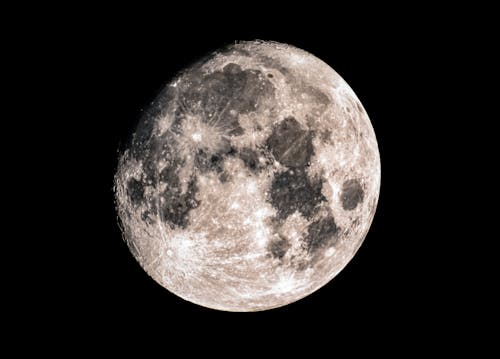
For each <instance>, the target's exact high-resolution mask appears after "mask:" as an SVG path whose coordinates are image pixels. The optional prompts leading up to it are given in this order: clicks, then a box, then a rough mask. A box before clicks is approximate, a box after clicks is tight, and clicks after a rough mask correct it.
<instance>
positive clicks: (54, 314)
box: [34, 9, 454, 350]
mask: <svg viewBox="0 0 500 359" xmlns="http://www.w3.org/2000/svg"><path fill="white" fill-rule="evenodd" d="M163 11H164V12H163V13H160V14H156V15H163V14H164V16H165V17H164V18H162V16H156V17H154V16H153V14H152V13H146V14H144V15H143V13H140V14H139V13H138V14H134V15H128V16H124V15H123V14H121V13H115V12H109V13H108V12H106V13H104V14H101V13H100V12H98V11H96V12H92V13H91V14H89V15H88V16H81V17H79V16H77V15H76V14H74V15H73V16H66V17H64V18H62V20H61V22H57V25H54V26H52V27H49V30H48V31H47V32H44V33H43V35H34V36H35V38H36V39H37V41H36V43H37V49H36V51H38V50H40V51H41V52H42V53H50V54H52V55H51V56H50V57H46V59H45V60H44V61H43V62H42V63H41V65H40V68H41V69H42V70H43V71H42V72H43V73H44V79H45V80H47V81H49V82H50V84H51V86H50V97H52V98H53V102H52V103H53V111H54V112H55V113H57V118H58V120H57V121H53V122H51V125H52V130H53V132H54V133H53V134H54V135H55V136H54V137H57V138H58V139H59V140H58V141H57V142H51V143H49V144H47V147H48V148H50V150H51V151H52V152H53V160H52V161H51V164H50V166H51V168H53V169H54V170H55V171H57V173H58V174H57V176H55V178H52V180H51V182H52V184H54V182H57V183H56V187H57V192H58V194H59V195H60V196H58V198H59V197H62V198H61V203H63V204H62V205H58V212H57V213H58V215H57V219H56V223H57V225H54V226H53V227H51V228H53V236H52V237H51V238H52V239H51V242H52V244H54V246H53V247H54V249H53V253H52V256H53V257H54V258H56V259H51V260H49V259H47V260H46V262H47V263H45V266H46V267H49V268H50V270H51V275H50V285H49V284H47V283H43V284H40V288H43V290H40V291H39V293H38V295H40V297H41V299H42V300H40V301H38V302H37V305H36V308H35V311H37V312H39V314H42V317H43V318H44V319H43V321H42V322H43V323H44V322H46V321H56V323H57V326H58V327H59V329H60V332H65V333H66V334H67V335H68V336H72V335H71V333H75V335H74V336H75V338H78V339H77V340H78V341H80V340H81V339H82V337H81V335H80V334H76V333H80V332H85V333H86V335H89V337H91V338H93V339H92V340H94V339H95V338H96V337H97V338H99V339H100V340H102V341H104V342H106V341H107V340H109V336H112V335H115V334H116V333H118V335H121V338H123V339H124V340H125V341H134V340H135V339H136V338H137V337H136V336H137V335H140V334H143V335H145V336H147V337H148V336H151V337H153V336H157V335H158V336H160V337H165V338H168V340H167V341H168V343H169V345H173V344H175V341H176V340H177V339H178V338H179V340H181V339H182V338H185V337H188V338H199V337H205V338H212V339H213V341H212V343H218V342H219V341H220V340H222V338H228V336H229V335H231V337H235V338H237V339H236V340H237V342H238V343H239V342H243V343H247V344H248V345H250V344H249V343H255V341H258V342H259V343H267V344H269V343H270V344H272V345H273V346H275V347H277V348H278V349H279V348H283V347H286V346H288V347H289V346H290V343H293V342H294V338H297V341H298V343H301V345H306V346H308V347H309V348H310V349H312V348H314V347H319V348H321V347H322V346H323V345H326V344H328V345H330V344H332V343H340V342H343V341H344V340H345V339H350V340H354V338H372V339H373V338H377V339H380V340H381V341H382V342H387V341H397V342H399V343H407V344H408V345H412V347H415V348H416V347H418V345H417V344H416V342H417V341H420V343H422V341H423V342H427V341H438V340H440V338H439V332H440V328H441V327H444V326H449V325H450V322H449V321H450V317H449V316H448V311H447V303H445V301H444V299H443V298H442V297H441V296H440V295H439V293H440V292H441V291H442V290H443V288H445V287H446V286H447V282H446V280H443V279H446V276H445V275H444V274H442V273H441V272H438V271H436V270H434V268H435V259H434V258H433V255H432V254H431V253H432V252H434V251H430V250H429V245H431V246H433V247H434V248H437V246H438V241H439V240H441V238H442V237H441V236H440V231H441V229H440V228H438V227H436V225H435V223H434V221H433V220H432V218H433V217H434V216H435V211H438V210H439V209H438V208H436V207H435V206H434V203H435V192H433V191H429V187H432V186H433V184H434V183H435V181H436V178H439V175H438V173H439V172H440V171H442V170H443V166H446V161H441V160H440V159H441V158H442V157H443V156H444V155H443V153H442V152H436V151H435V144H436V138H437V137H438V135H437V134H438V133H439V132H440V131H441V130H440V128H442V127H446V124H445V123H441V124H439V123H438V122H437V120H436V117H437V115H438V114H439V113H440V111H441V110H440V108H441V107H443V106H444V105H443V101H444V99H443V98H441V100H440V102H439V104H438V103H437V102H436V101H435V95H436V92H440V91H441V87H440V86H441V85H440V76H442V70H443V69H444V68H445V67H446V63H445V62H444V60H441V58H440V56H439V55H438V54H439V51H442V50H443V47H444V48H446V46H449V44H450V42H452V41H454V36H453V34H450V33H449V32H448V31H446V30H443V31H442V29H440V28H439V29H438V27H439V26H438V25H437V21H436V19H435V18H434V17H433V16H432V14H430V13H423V14H422V13H416V14H410V13H409V12H406V11H401V12H400V13H399V14H398V16H389V15H387V16H385V17H383V18H382V17H378V16H369V14H367V15H368V16H366V18H365V17H363V18H361V17H360V14H359V13H357V12H356V11H353V10H350V11H343V10H342V11H341V10H336V11H333V12H331V11H330V12H328V11H329V10H328V9H316V10H314V11H312V12H304V13H300V12H299V13H300V14H295V15H294V16H293V17H291V16H289V15H287V16H284V15H279V12H272V13H270V12H267V11H265V10H262V12H261V13H259V14H256V15H250V14H248V16H246V17H243V16H241V12H240V11H238V10H234V11H233V12H232V13H231V12H230V14H229V15H222V16H219V17H214V16H212V15H211V16H208V15H207V16H203V12H202V11H201V10H200V11H198V12H197V13H198V15H200V16H201V18H202V20H199V19H198V18H194V17H191V16H188V15H187V13H186V12H176V11H173V10H171V11H167V10H163ZM231 14H232V15H231ZM237 14H238V15H237ZM65 31H67V32H68V33H67V34H65V33H64V32H65ZM54 39H56V40H57V41H54ZM254 39H262V40H274V41H278V42H284V43H289V44H291V45H294V46H297V47H299V48H302V49H304V50H306V51H308V52H310V53H312V54H314V55H316V56H317V57H319V58H320V59H322V60H323V61H325V62H326V63H328V64H329V65H330V66H331V67H333V68H334V69H335V70H336V71H337V72H338V73H339V74H340V75H341V76H342V77H343V78H344V79H345V80H346V81H347V83H348V84H349V85H350V86H351V87H352V88H353V90H354V91H355V93H356V94H357V96H358V97H359V99H360V101H361V102H362V104H363V106H364V107H365V109H366V111H367V113H368V115H369V116H370V119H371V121H372V125H373V127H374V130H375V133H376V136H377V140H378V144H379V150H380V157H381V164H382V183H381V192H380V198H379V204H378V208H377V212H376V215H375V218H374V221H373V224H372V226H371V229H370V231H369V233H368V236H367V237H366V239H365V242H364V244H363V245H362V246H361V248H360V250H359V251H358V253H357V254H356V256H355V257H354V258H353V259H352V261H351V262H350V263H349V264H348V265H347V267H346V268H345V269H344V270H343V271H342V272H341V273H340V274H339V275H337V277H335V278H334V279H333V280H332V281H331V282H330V283H329V284H327V285H326V286H324V287H323V288H321V289H319V290H318V291H316V292H315V293H313V294H311V295H309V296H308V297H306V298H304V299H302V300H300V301H298V302H296V303H293V304H290V305H287V306H285V307H282V308H277V309H273V310H269V311H265V312H257V313H228V312H221V311H215V310H210V309H207V308H203V307H200V306H198V305H195V304H192V303H189V302H186V301H184V300H182V299H180V298H178V297H177V296H175V295H174V294H172V293H170V292H168V291H167V290H165V289H164V288H162V287H161V286H160V285H158V284H157V283H156V282H155V281H154V280H152V279H151V278H149V277H148V275H147V274H146V273H145V272H144V271H143V270H142V269H141V267H140V266H139V264H138V263H137V262H136V261H135V260H134V258H133V257H132V255H131V254H130V253H129V251H128V249H127V247H126V245H125V243H124V242H123V240H122V237H121V232H120V228H119V226H118V220H117V214H116V211H115V207H114V195H113V191H112V187H113V176H114V173H115V170H116V165H117V159H118V149H119V148H121V147H123V145H124V144H126V143H127V141H129V140H130V135H131V134H132V132H133V130H134V127H135V125H136V124H137V121H138V120H139V118H140V116H141V114H142V112H143V110H144V109H146V108H147V106H148V104H149V103H150V102H151V101H152V100H153V98H154V97H155V95H156V94H157V93H158V92H159V90H160V89H161V88H162V86H163V85H164V84H165V83H166V82H167V81H168V80H169V79H170V78H171V77H172V76H173V75H175V74H176V72H177V71H179V70H181V69H183V68H184V67H186V66H188V65H189V64H191V63H192V62H194V61H196V60H198V59H199V58H200V57H201V56H204V55H206V54H207V53H209V52H211V51H213V50H216V49H218V48H220V47H222V46H224V45H227V44H230V43H233V42H234V41H237V40H254ZM53 55H55V56H53ZM430 83H432V86H430V85H429V84H430ZM429 113H432V114H434V115H429ZM55 117H56V116H54V118H55ZM441 121H443V119H442V120H441ZM68 134H69V135H68ZM441 141H442V139H441ZM441 143H442V142H441ZM440 196H443V194H442V193H440ZM51 198H53V197H51ZM442 221H443V219H441V222H440V223H442ZM426 242H427V245H426V244H425V243H426ZM429 242H430V243H431V244H429ZM420 327H424V328H425V330H424V331H420V330H419V329H418V328H420ZM88 328H90V329H88ZM110 333H113V334H110ZM417 338H418V339H417ZM92 340H91V341H92ZM165 340H166V339H165ZM194 342H196V341H194ZM214 345H215V344H214ZM252 345H253V344H252ZM193 346H196V344H193ZM353 350H354V347H353Z"/></svg>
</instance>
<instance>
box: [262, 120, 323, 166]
mask: <svg viewBox="0 0 500 359" xmlns="http://www.w3.org/2000/svg"><path fill="white" fill-rule="evenodd" d="M266 145H267V147H268V148H269V150H270V151H271V153H272V154H273V156H274V158H276V160H277V161H278V162H280V163H281V164H282V165H284V166H287V167H303V166H305V165H307V163H308V162H309V160H310V159H311V156H312V155H313V152H314V149H313V145H312V134H311V133H310V132H308V131H306V130H304V129H302V127H301V126H300V123H299V122H298V121H297V120H296V119H295V118H293V117H291V116H290V117H287V118H285V119H284V120H283V121H281V122H280V123H278V124H277V125H276V126H274V128H273V132H272V133H271V135H270V136H269V138H268V139H267V142H266Z"/></svg>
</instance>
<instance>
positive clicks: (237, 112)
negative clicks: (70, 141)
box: [115, 42, 380, 311]
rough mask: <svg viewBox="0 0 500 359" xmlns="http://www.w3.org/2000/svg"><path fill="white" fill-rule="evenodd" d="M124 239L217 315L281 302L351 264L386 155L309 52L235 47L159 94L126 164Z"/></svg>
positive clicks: (121, 180)
mask: <svg viewBox="0 0 500 359" xmlns="http://www.w3.org/2000/svg"><path fill="white" fill-rule="evenodd" d="M115 182H116V186H115V188H116V200H117V208H118V213H119V217H120V220H121V223H122V226H123V231H124V238H125V240H126V242H127V244H128V246H129V248H130V250H131V252H132V254H133V255H134V257H135V258H136V259H137V260H138V262H139V263H140V264H141V265H142V266H143V268H144V269H145V270H146V271H147V272H148V273H149V274H150V275H151V276H152V277H153V278H154V279H155V280H156V281H157V282H158V283H160V284H161V285H162V286H164V287H165V288H167V289H168V290H170V291H172V292H173V293H175V294H177V295H178V296H180V297H182V298H184V299H186V300H189V301H191V302H194V303H197V304H200V305H203V306H206V307H210V308H214V309H220V310H228V311H255V310H265V309H270V308H274V307H279V306H283V305H286V304H288V303H291V302H293V301H296V300H298V299H300V298H303V297H305V296H307V295H308V294H310V293H312V292H314V291H315V290H317V289H318V288H320V287H321V286H323V285H324V284H326V283H327V282H328V281H330V280H331V279H332V278H333V277H334V276H335V275H337V274H338V273H339V272H340V271H341V270H342V268H344V266H345V265H346V264H347V263H348V262H349V261H350V259H351V258H352V256H353V255H354V254H355V252H356V250H357V249H358V248H359V246H360V245H361V243H362V242H363V240H364V238H365V236H366V234H367V232H368V229H369V227H370V224H371V221H372V219H373V216H374V213H375V208H376V204H377V200H378V194H379V187H380V159H379V153H378V147H377V142H376V138H375V134H374V131H373V128H372V126H371V123H370V120H369V118H368V116H367V114H366V112H365V111H364V109H363V107H362V106H361V104H360V102H359V100H358V99H357V97H356V95H355V94H354V92H353V91H352V89H351V88H350V87H349V86H348V85H347V84H346V83H345V81H344V80H343V79H342V78H341V77H340V76H339V75H338V74H337V73H336V72H335V71H334V70H333V69H331V68H330V67H329V66H328V65H326V64H325V63H324V62H322V61H321V60H319V59H317V58H316V57H314V56H313V55H311V54H308V53H307V52H305V51H302V50H300V49H297V48H294V47H292V46H289V45H284V44H279V43H273V42H243V43H239V44H235V45H232V46H230V47H228V48H227V49H225V50H223V51H220V52H218V53H216V54H215V55H213V56H211V57H210V58H208V59H206V60H204V61H202V62H200V63H198V64H195V65H193V66H192V67H191V68H189V69H187V70H186V71H185V72H183V73H182V74H180V75H179V76H178V77H177V78H176V79H174V80H173V81H172V82H171V83H170V84H168V85H167V86H166V88H165V90H164V91H162V93H161V94H160V95H159V96H158V98H157V100H156V101H155V102H154V103H153V105H152V106H151V109H150V110H149V112H148V113H147V114H146V115H145V117H144V118H143V119H142V121H141V123H140V125H139V127H138V128H137V130H136V133H135V135H134V139H133V141H132V144H131V146H130V148H129V149H128V150H127V151H125V153H123V155H122V156H121V158H120V162H119V166H118V171H117V174H116V177H115Z"/></svg>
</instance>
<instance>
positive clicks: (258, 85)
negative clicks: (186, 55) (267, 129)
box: [177, 63, 275, 136]
mask: <svg viewBox="0 0 500 359" xmlns="http://www.w3.org/2000/svg"><path fill="white" fill-rule="evenodd" d="M202 65H203V64H200V65H199V66H200V67H201V66H202ZM274 91H275V89H274V86H273V84H272V83H271V82H270V81H269V80H268V79H267V78H266V76H265V75H263V74H262V72H261V71H260V70H256V69H247V70H243V69H242V68H241V66H240V65H238V64H235V63H229V64H227V65H226V66H225V67H224V68H223V69H222V71H214V72H212V73H208V74H203V73H202V72H201V70H200V69H197V70H193V71H190V72H189V73H186V74H185V79H184V81H183V82H182V84H180V87H179V94H178V96H179V97H178V101H179V102H180V104H181V105H182V106H181V110H182V111H181V112H179V113H178V114H177V116H182V115H183V112H184V113H185V112H188V113H193V114H199V115H201V118H202V119H203V120H204V121H206V122H207V123H208V124H210V125H213V126H216V127H219V128H221V129H222V130H223V131H224V133H226V134H228V135H231V136H238V135H241V134H243V132H244V130H243V128H242V127H241V126H240V124H239V121H238V116H239V114H247V113H250V112H252V111H257V110H258V108H259V105H260V104H261V102H262V100H263V99H265V98H269V97H274Z"/></svg>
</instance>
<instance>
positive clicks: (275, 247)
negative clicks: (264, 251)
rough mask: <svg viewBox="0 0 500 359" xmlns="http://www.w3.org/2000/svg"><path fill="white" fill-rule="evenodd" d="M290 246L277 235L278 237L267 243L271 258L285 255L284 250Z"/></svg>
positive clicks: (279, 257) (284, 239)
mask: <svg viewBox="0 0 500 359" xmlns="http://www.w3.org/2000/svg"><path fill="white" fill-rule="evenodd" d="M289 248H290V243H288V241H287V239H286V238H284V237H281V236H280V237H279V239H276V240H273V241H271V242H270V243H269V247H268V250H269V253H271V256H272V257H273V258H277V259H281V258H283V257H284V256H285V254H286V252H287V251H288V249H289Z"/></svg>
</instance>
